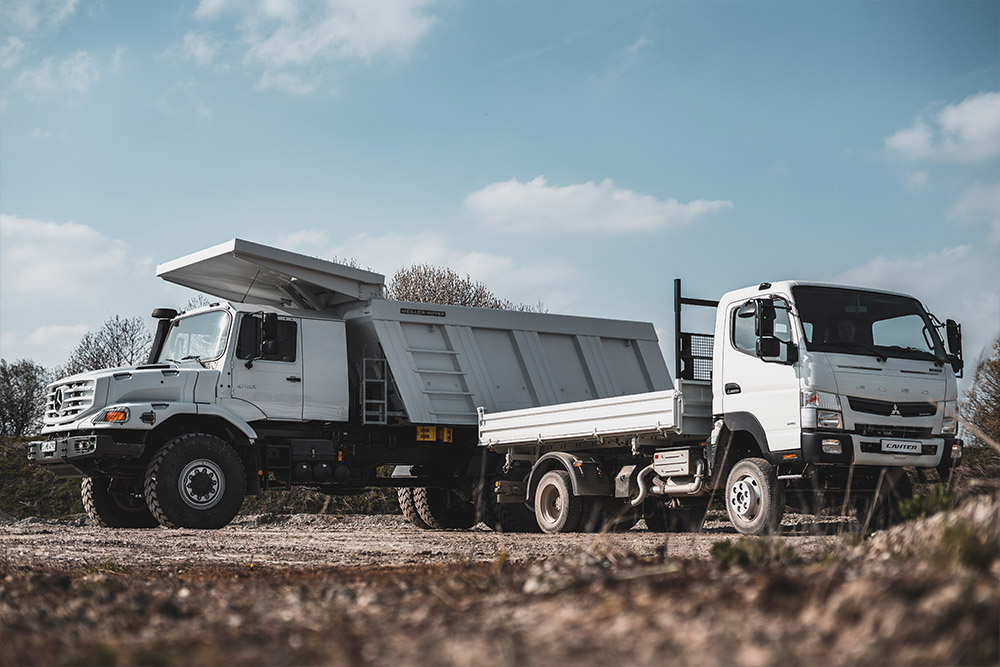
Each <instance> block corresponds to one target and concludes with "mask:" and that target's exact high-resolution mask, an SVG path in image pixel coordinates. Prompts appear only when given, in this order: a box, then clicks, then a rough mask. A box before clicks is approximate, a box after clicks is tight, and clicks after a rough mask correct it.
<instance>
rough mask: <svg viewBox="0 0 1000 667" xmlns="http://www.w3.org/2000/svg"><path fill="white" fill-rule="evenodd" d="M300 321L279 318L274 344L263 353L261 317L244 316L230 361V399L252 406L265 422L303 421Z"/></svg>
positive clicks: (253, 315) (254, 315)
mask: <svg viewBox="0 0 1000 667" xmlns="http://www.w3.org/2000/svg"><path fill="white" fill-rule="evenodd" d="M300 329H301V327H300V326H299V322H298V321H297V320H296V319H294V318H290V317H279V318H278V323H277V345H272V346H270V348H271V349H268V350H267V351H266V353H264V352H263V351H262V350H261V349H260V348H259V347H258V345H257V343H256V341H259V340H260V335H259V333H258V332H259V331H260V330H261V317H260V315H258V314H250V313H247V314H244V315H243V317H242V319H241V321H240V331H239V337H238V339H237V341H238V342H237V348H236V354H235V355H234V356H235V358H234V360H233V370H232V373H233V398H235V399H240V400H244V401H247V402H248V403H252V404H253V405H255V406H256V407H257V408H258V409H259V410H260V411H261V412H263V413H264V414H265V415H266V416H267V418H268V419H288V420H301V419H302V354H301V350H302V341H301V331H300Z"/></svg>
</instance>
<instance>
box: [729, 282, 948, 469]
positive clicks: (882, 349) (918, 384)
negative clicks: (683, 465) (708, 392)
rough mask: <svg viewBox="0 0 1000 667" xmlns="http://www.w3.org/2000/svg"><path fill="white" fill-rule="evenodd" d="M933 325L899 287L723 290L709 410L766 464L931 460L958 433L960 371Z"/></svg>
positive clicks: (932, 463)
mask: <svg viewBox="0 0 1000 667" xmlns="http://www.w3.org/2000/svg"><path fill="white" fill-rule="evenodd" d="M940 328H941V327H939V326H938V325H936V324H935V320H934V319H933V318H932V316H931V315H930V314H928V313H927V311H926V310H925V309H924V307H923V306H922V305H921V304H920V302H919V301H917V300H916V299H914V298H913V297H910V296H906V295H903V294H894V293H889V292H876V291H871V290H861V289H857V288H851V287H844V286H835V285H818V284H810V283H800V282H790V281H786V282H780V283H774V284H768V283H765V284H763V285H760V286H759V287H756V288H748V289H743V290H737V291H734V292H729V293H728V294H726V295H724V296H723V297H722V299H720V302H719V308H718V315H717V321H716V328H715V341H716V346H717V347H716V354H715V358H714V362H713V363H714V366H713V383H712V389H713V412H714V413H715V414H716V415H719V416H721V417H722V418H723V419H724V420H725V423H726V426H727V427H729V428H730V429H732V430H745V431H749V432H750V433H752V434H753V435H754V437H755V438H756V440H757V443H758V445H760V447H761V450H762V453H763V454H764V455H765V456H766V458H768V459H769V460H770V461H771V462H772V463H774V464H779V465H792V464H794V465H801V464H819V465H823V464H845V463H847V464H854V465H862V466H900V465H906V466H917V467H937V466H938V465H939V464H940V463H941V461H942V460H945V461H947V460H948V459H949V458H950V454H951V445H952V444H953V441H954V439H955V437H956V434H957V420H956V416H957V408H956V401H957V389H956V382H955V373H956V369H960V368H961V360H960V357H959V356H958V352H957V351H956V352H955V353H953V354H949V352H948V350H947V348H946V346H945V343H944V342H943V341H942V340H941V336H940V335H939V329H940ZM944 328H945V329H947V328H949V325H946V327H944ZM950 328H951V329H952V330H953V331H955V330H957V326H956V325H950ZM952 338H953V339H955V340H956V342H957V336H956V335H955V334H954V333H953V334H952Z"/></svg>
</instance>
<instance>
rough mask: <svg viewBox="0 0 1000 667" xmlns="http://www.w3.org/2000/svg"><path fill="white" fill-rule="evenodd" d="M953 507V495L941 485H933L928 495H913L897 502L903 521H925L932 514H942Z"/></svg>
mask: <svg viewBox="0 0 1000 667" xmlns="http://www.w3.org/2000/svg"><path fill="white" fill-rule="evenodd" d="M954 507H955V494H953V493H948V491H946V490H945V488H944V485H943V484H940V483H938V484H935V485H934V487H933V488H932V489H931V491H930V493H928V494H925V495H921V494H916V493H915V494H913V496H912V497H910V498H904V499H903V500H901V501H900V502H899V513H900V514H901V515H902V517H903V520H904V521H912V520H915V519H926V518H927V517H929V516H931V515H932V514H937V513H938V512H944V511H947V510H950V509H954Z"/></svg>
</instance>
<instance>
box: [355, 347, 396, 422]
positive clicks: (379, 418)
mask: <svg viewBox="0 0 1000 667" xmlns="http://www.w3.org/2000/svg"><path fill="white" fill-rule="evenodd" d="M361 423H362V424H382V425H385V424H387V423H389V364H388V363H387V362H386V359H385V355H384V354H383V353H382V347H381V346H380V345H379V344H378V343H375V344H374V345H372V344H370V343H369V344H368V345H365V347H364V350H363V351H362V359H361Z"/></svg>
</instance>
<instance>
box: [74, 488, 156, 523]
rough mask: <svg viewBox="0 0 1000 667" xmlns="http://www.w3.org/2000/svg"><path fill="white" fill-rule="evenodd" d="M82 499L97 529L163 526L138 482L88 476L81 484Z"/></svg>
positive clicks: (84, 507)
mask: <svg viewBox="0 0 1000 667" xmlns="http://www.w3.org/2000/svg"><path fill="white" fill-rule="evenodd" d="M112 485H113V486H112ZM80 496H81V498H82V500H83V509H84V510H86V512H87V516H89V517H90V520H91V521H93V522H94V525H95V526H102V527H104V528H156V527H157V526H159V525H160V524H159V522H158V521H157V520H156V517H155V516H153V513H152V512H150V511H149V506H148V505H146V498H145V497H144V496H143V493H142V485H141V483H140V482H139V481H138V480H136V481H134V482H131V483H130V482H127V481H125V480H113V479H112V478H110V477H85V478H84V479H83V482H82V483H81V484H80Z"/></svg>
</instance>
